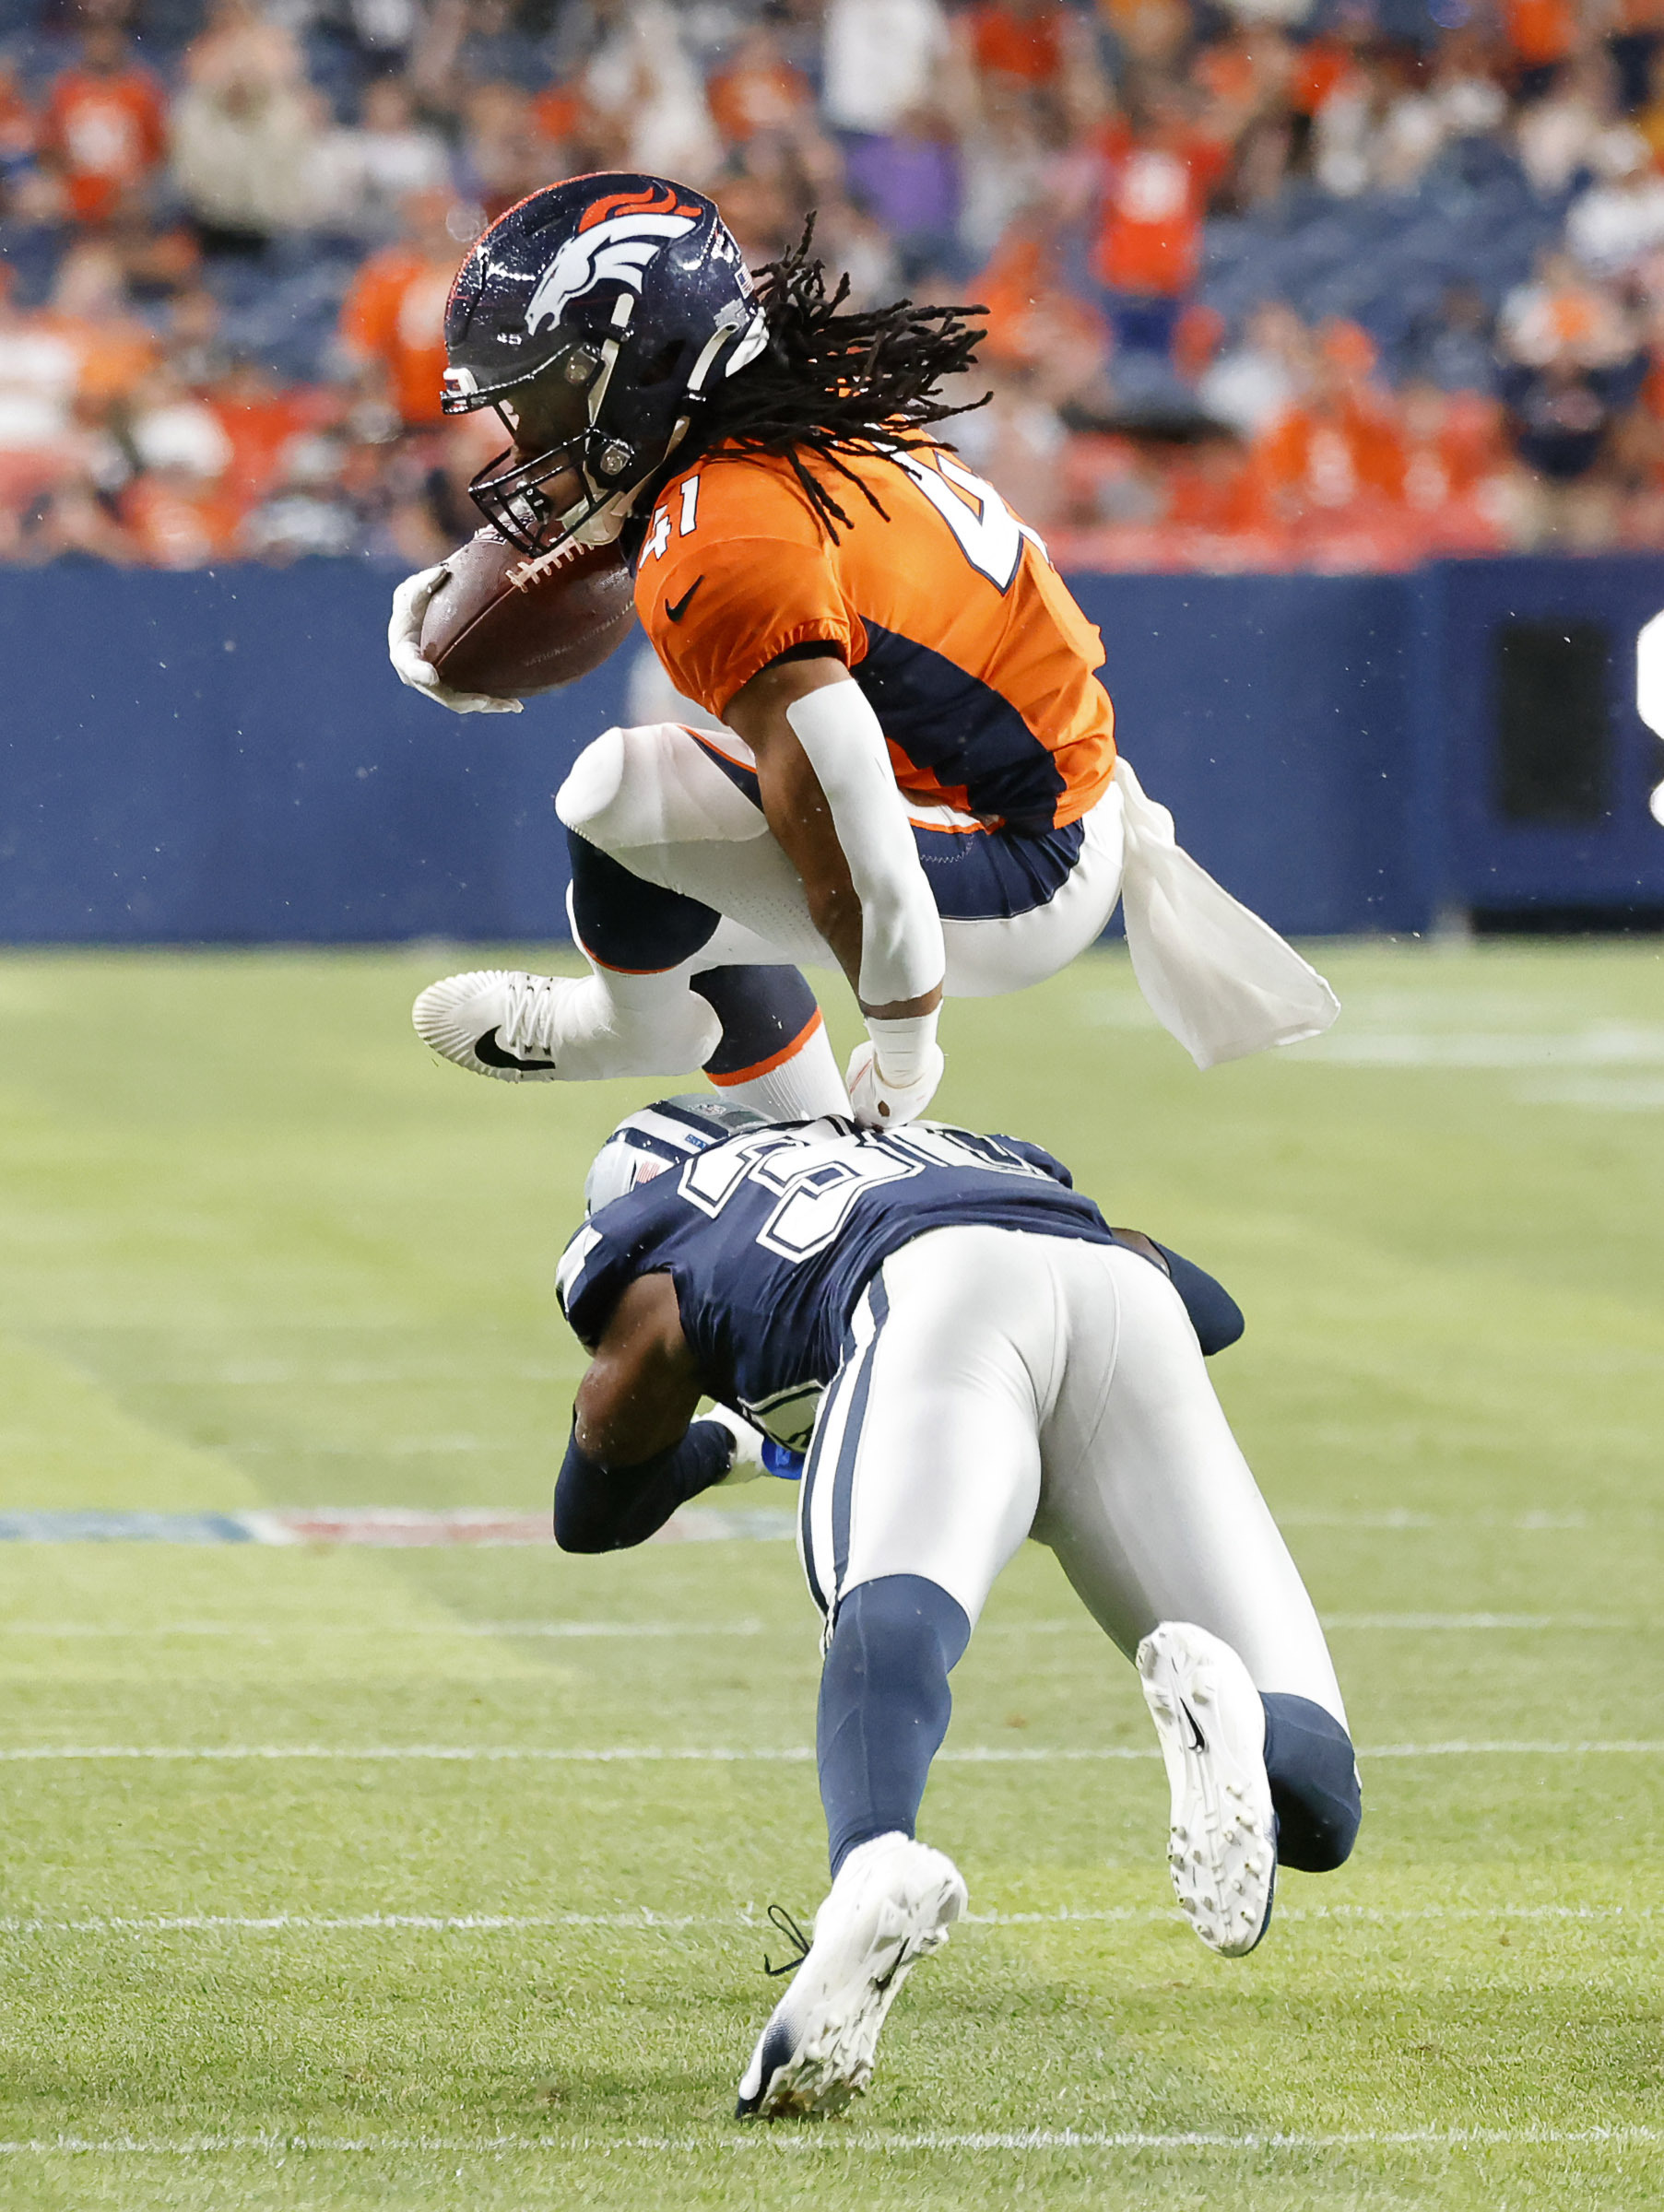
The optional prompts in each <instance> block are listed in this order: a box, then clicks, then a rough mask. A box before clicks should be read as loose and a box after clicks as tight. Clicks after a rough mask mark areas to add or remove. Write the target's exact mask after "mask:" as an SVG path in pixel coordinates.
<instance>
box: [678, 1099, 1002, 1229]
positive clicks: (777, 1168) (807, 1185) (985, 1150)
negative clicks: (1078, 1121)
mask: <svg viewBox="0 0 1664 2212" xmlns="http://www.w3.org/2000/svg"><path fill="white" fill-rule="evenodd" d="M926 1168H978V1169H981V1170H982V1171H984V1172H987V1171H990V1170H992V1171H994V1172H995V1173H997V1174H1002V1175H1019V1176H1031V1177H1033V1176H1038V1177H1039V1178H1040V1179H1041V1180H1042V1181H1044V1180H1045V1171H1044V1168H1036V1167H1033V1166H1032V1165H1031V1164H1030V1163H1029V1162H1028V1161H1027V1160H1024V1159H1014V1158H1013V1157H1012V1156H1011V1155H1010V1154H1009V1153H1008V1152H1006V1151H1004V1150H1003V1149H1002V1148H1001V1147H997V1146H995V1145H993V1144H991V1143H989V1142H988V1141H987V1140H986V1139H985V1138H978V1137H974V1136H971V1135H965V1134H962V1133H961V1132H959V1131H957V1130H950V1129H943V1128H939V1127H937V1126H934V1125H932V1124H925V1125H923V1126H915V1127H913V1128H909V1129H904V1130H897V1131H896V1133H895V1134H894V1135H887V1136H885V1137H884V1138H882V1139H881V1140H875V1139H873V1138H871V1137H867V1138H863V1137H859V1136H854V1135H847V1134H845V1133H844V1131H843V1130H836V1131H835V1133H830V1132H829V1134H827V1135H823V1136H822V1135H808V1134H807V1133H805V1134H803V1135H797V1134H792V1135H786V1134H784V1133H782V1132H781V1131H779V1130H775V1129H764V1130H759V1131H758V1133H757V1135H755V1136H741V1137H735V1138H732V1139H730V1141H729V1142H728V1143H727V1144H726V1145H718V1146H716V1147H714V1149H713V1150H711V1151H709V1152H702V1153H700V1154H699V1155H698V1156H697V1157H696V1158H695V1159H690V1161H689V1162H688V1164H687V1166H686V1167H685V1168H684V1169H683V1170H682V1174H681V1193H682V1195H683V1197H684V1198H686V1199H687V1200H688V1201H689V1202H690V1204H691V1205H693V1206H697V1207H698V1208H699V1210H700V1212H701V1213H702V1214H705V1215H708V1216H709V1217H710V1218H711V1219H712V1220H714V1219H715V1218H716V1217H717V1215H718V1214H720V1213H721V1212H722V1210H723V1208H724V1206H726V1205H727V1203H728V1201H729V1199H731V1198H732V1197H733V1196H734V1194H735V1193H736V1192H737V1191H738V1189H739V1188H740V1187H741V1185H742V1184H744V1183H747V1182H750V1183H753V1184H759V1183H760V1184H761V1186H762V1188H763V1189H764V1190H767V1191H773V1192H774V1193H776V1194H777V1195H778V1198H779V1204H778V1205H777V1206H774V1207H773V1211H772V1212H771V1213H770V1215H769V1218H768V1219H767V1220H766V1221H765V1222H764V1223H763V1225H762V1227H761V1229H760V1230H758V1232H757V1241H758V1243H759V1244H761V1246H762V1247H763V1248H764V1249H765V1250H766V1251H768V1252H773V1253H778V1254H779V1256H780V1257H781V1258H782V1259H783V1260H790V1261H792V1262H794V1263H796V1262H798V1261H801V1260H807V1259H809V1258H811V1257H812V1256H813V1255H814V1253H818V1252H824V1251H825V1250H826V1248H827V1246H828V1245H829V1244H831V1243H832V1241H833V1240H834V1239H835V1238H836V1237H837V1235H838V1233H839V1231H840V1230H842V1229H843V1227H844V1223H845V1221H847V1220H848V1218H849V1215H850V1212H851V1209H852V1208H853V1207H854V1206H855V1204H856V1200H857V1199H858V1198H859V1197H860V1196H861V1194H862V1193H863V1192H864V1191H871V1190H877V1189H878V1188H879V1185H880V1184H881V1183H886V1182H905V1181H906V1180H907V1179H908V1178H909V1177H911V1176H914V1175H918V1174H921V1173H922V1172H923V1171H924V1170H925V1169H926Z"/></svg>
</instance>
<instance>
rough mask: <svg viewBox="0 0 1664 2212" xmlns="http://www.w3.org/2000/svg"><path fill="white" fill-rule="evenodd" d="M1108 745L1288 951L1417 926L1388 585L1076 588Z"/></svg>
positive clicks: (1283, 581)
mask: <svg viewBox="0 0 1664 2212" xmlns="http://www.w3.org/2000/svg"><path fill="white" fill-rule="evenodd" d="M1072 582H1073V587H1074V590H1075V592H1076V594H1077V596H1078V597H1079V599H1080V604H1081V606H1082V607H1083V608H1084V609H1085V611H1086V613H1087V614H1088V615H1089V616H1090V617H1091V618H1092V620H1093V621H1094V622H1095V623H1096V624H1097V625H1098V629H1099V631H1100V633H1101V634H1102V636H1103V646H1104V654H1105V659H1104V665H1103V678H1104V681H1105V683H1106V684H1107V685H1108V687H1109V690H1110V694H1111V696H1112V698H1113V699H1114V700H1115V728H1116V735H1117V737H1118V739H1119V741H1120V743H1121V744H1122V746H1124V747H1125V748H1126V752H1127V759H1129V760H1130V761H1131V762H1132V764H1133V766H1134V767H1135V768H1136V769H1137V771H1138V773H1139V782H1141V783H1142V784H1143V786H1144V788H1145V790H1146V791H1147V792H1148V793H1149V794H1150V795H1151V797H1152V798H1156V799H1160V800H1161V801H1162V805H1163V806H1168V807H1171V808H1172V810H1173V814H1174V820H1175V823H1176V825H1177V829H1178V836H1179V841H1180V843H1181V844H1183V845H1185V846H1186V847H1187V848H1188V850H1189V851H1190V852H1192V853H1194V854H1195V855H1196V857H1197V859H1198V860H1199V861H1200V862H1201V864H1202V865H1203V866H1204V867H1205V868H1207V869H1209V870H1210V873H1212V874H1213V875H1215V876H1217V877H1218V878H1219V880H1220V881H1221V883H1222V884H1224V885H1225V887H1226V888H1227V889H1229V890H1231V891H1233V892H1234V893H1235V895H1236V897H1237V898H1239V899H1241V900H1244V901H1245V903H1246V904H1247V905H1249V906H1251V907H1253V908H1254V909H1255V911H1256V912H1258V913H1262V914H1264V915H1265V917H1266V919H1267V920H1268V921H1269V922H1271V923H1272V924H1275V926H1276V927H1277V928H1279V929H1281V930H1285V931H1288V932H1291V933H1292V934H1296V935H1304V934H1312V935H1323V934H1328V933H1339V932H1345V931H1355V930H1366V929H1385V930H1413V929H1417V928H1420V927H1421V926H1422V924H1423V922H1424V920H1425V918H1426V916H1427V914H1428V912H1430V907H1429V902H1428V898H1427V891H1426V887H1425V886H1424V885H1421V884H1419V883H1418V881H1417V879H1416V876H1415V871H1414V866H1413V860H1412V854H1411V851H1410V836H1411V830H1412V827H1413V822H1414V812H1415V793H1414V789H1413V780H1414V776H1415V773H1416V768H1415V764H1414V762H1413V761H1412V759H1411V758H1410V742H1409V739H1410V731H1409V713H1410V664H1411V655H1410V636H1409V626H1410V592H1409V583H1408V580H1407V579H1406V578H1404V577H1401V576H1088V577H1076V578H1074V579H1073V580H1072Z"/></svg>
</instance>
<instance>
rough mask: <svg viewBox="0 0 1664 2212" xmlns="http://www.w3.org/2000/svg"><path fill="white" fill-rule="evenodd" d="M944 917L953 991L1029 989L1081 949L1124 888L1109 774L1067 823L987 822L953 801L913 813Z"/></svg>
mask: <svg viewBox="0 0 1664 2212" xmlns="http://www.w3.org/2000/svg"><path fill="white" fill-rule="evenodd" d="M913 823H914V837H915V841H916V843H917V845H918V850H919V858H920V860H921V861H922V862H923V864H924V868H925V875H926V879H927V881H928V882H929V885H930V888H931V891H932V893H933V895H934V897H935V900H936V904H937V909H938V912H939V913H940V915H941V917H942V941H943V945H944V947H945V949H946V952H947V961H948V968H947V981H946V983H945V985H944V988H945V990H946V992H947V994H948V996H949V997H950V998H990V997H996V996H998V995H1000V994H1003V993H1006V992H1009V991H1026V990H1028V989H1029V987H1030V986H1031V985H1032V984H1033V983H1038V982H1044V980H1045V979H1046V977H1048V976H1052V975H1056V973H1057V972H1058V971H1059V970H1061V969H1064V968H1067V967H1068V964H1069V962H1070V961H1071V960H1074V959H1079V957H1080V954H1081V953H1083V952H1084V951H1085V950H1086V948H1087V947H1088V946H1090V945H1093V944H1095V943H1096V942H1097V940H1098V939H1099V938H1100V937H1101V936H1102V935H1103V932H1104V930H1105V929H1106V928H1107V927H1108V926H1109V922H1110V918H1111V916H1112V915H1113V914H1114V912H1115V905H1116V901H1117V900H1119V898H1120V896H1121V870H1122V860H1123V839H1122V830H1121V794H1120V792H1119V790H1118V789H1117V788H1116V786H1115V784H1113V783H1112V784H1111V785H1110V787H1109V789H1108V790H1107V791H1106V792H1105V793H1104V794H1103V798H1102V799H1100V800H1099V802H1098V804H1097V805H1096V806H1094V807H1092V810H1091V811H1090V812H1089V813H1087V814H1086V815H1083V816H1082V817H1081V818H1080V820H1079V821H1078V822H1073V823H1071V824H1070V825H1069V826H1068V829H1066V830H1047V831H1044V832H1040V833H1036V834H1034V835H1032V836H1024V835H1021V834H1019V833H1017V832H1015V831H1013V830H994V831H989V830H982V829H981V828H980V827H979V826H978V825H977V824H975V823H974V822H973V821H972V820H970V819H969V818H966V817H962V816H955V815H954V813H953V810H952V809H951V808H950V807H937V808H934V809H931V810H929V811H928V812H920V813H917V814H915V815H914V817H913Z"/></svg>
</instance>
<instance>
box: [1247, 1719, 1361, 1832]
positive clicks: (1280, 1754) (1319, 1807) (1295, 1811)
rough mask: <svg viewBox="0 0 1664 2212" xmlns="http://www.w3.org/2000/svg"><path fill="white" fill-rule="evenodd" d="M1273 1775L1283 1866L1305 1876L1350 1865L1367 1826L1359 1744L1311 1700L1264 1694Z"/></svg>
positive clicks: (1268, 1757)
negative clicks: (1364, 1823)
mask: <svg viewBox="0 0 1664 2212" xmlns="http://www.w3.org/2000/svg"><path fill="white" fill-rule="evenodd" d="M1260 1702H1261V1703H1262V1704H1263V1705H1264V1707H1265V1709H1266V1773H1267V1775H1268V1776H1269V1779H1270V1783H1271V1803H1272V1805H1273V1806H1274V1807H1275V1808H1276V1812H1277V1859H1278V1864H1279V1865H1283V1866H1294V1867H1297V1868H1299V1870H1300V1871H1301V1872H1302V1873H1303V1874H1331V1873H1333V1871H1334V1869H1335V1868H1336V1867H1337V1866H1340V1865H1345V1863H1346V1861H1347V1859H1348V1858H1349V1857H1350V1856H1351V1848H1352V1845H1353V1843H1354V1842H1355V1841H1357V1835H1358V1823H1359V1822H1360V1820H1362V1819H1363V1794H1362V1792H1361V1791H1360V1789H1359V1786H1358V1762H1357V1760H1356V1759H1355V1758H1354V1757H1353V1754H1352V1739H1351V1736H1350V1735H1347V1733H1346V1730H1345V1729H1344V1728H1342V1726H1341V1725H1340V1724H1339V1721H1338V1720H1336V1718H1335V1716H1334V1714H1333V1713H1331V1712H1325V1711H1324V1709H1323V1707H1322V1706H1321V1705H1315V1704H1313V1702H1312V1700H1311V1699H1310V1698H1296V1697H1291V1696H1290V1695H1288V1693H1287V1692H1285V1691H1283V1690H1271V1691H1269V1692H1265V1691H1262V1692H1261V1694H1260Z"/></svg>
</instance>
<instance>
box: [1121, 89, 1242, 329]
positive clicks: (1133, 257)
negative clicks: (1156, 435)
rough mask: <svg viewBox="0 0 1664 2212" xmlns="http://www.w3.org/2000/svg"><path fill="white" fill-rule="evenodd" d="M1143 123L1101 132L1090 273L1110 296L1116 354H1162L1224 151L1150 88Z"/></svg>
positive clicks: (1196, 259) (1190, 280) (1193, 269)
mask: <svg viewBox="0 0 1664 2212" xmlns="http://www.w3.org/2000/svg"><path fill="white" fill-rule="evenodd" d="M1150 110H1151V120H1150V123H1149V124H1148V125H1147V127H1146V128H1145V129H1143V130H1142V131H1140V132H1139V133H1138V134H1137V135H1135V134H1134V133H1133V132H1132V131H1130V130H1129V129H1127V126H1126V125H1125V124H1119V123H1116V124H1111V125H1110V126H1109V128H1108V130H1107V131H1106V132H1105V134H1104V151H1105V153H1106V155H1107V170H1108V174H1107V181H1106V183H1105V187H1104V193H1103V208H1102V214H1101V218H1100V229H1099V233H1098V238H1097V242H1096V244H1095V246H1094V248H1093V252H1092V271H1093V274H1094V275H1095V276H1097V277H1099V278H1101V279H1102V281H1103V284H1104V285H1105V286H1106V287H1107V288H1108V290H1109V293H1110V296H1111V297H1110V319H1111V321H1112V323H1113V324H1114V325H1115V342H1116V344H1117V346H1118V347H1120V349H1121V350H1122V351H1123V352H1124V353H1127V354H1142V355H1146V356H1165V355H1167V354H1168V353H1170V351H1171V348H1172V345H1173V335H1174V328H1175V326H1176V324H1177V322H1178V318H1179V314H1180V312H1181V310H1182V308H1183V304H1184V300H1185V296H1186V293H1187V292H1188V291H1189V290H1190V288H1191V287H1192V286H1193V285H1194V284H1195V282H1196V279H1197V275H1198V271H1199V269H1200V266H1201V258H1202V218H1203V217H1204V216H1205V214H1206V213H1207V208H1208V200H1209V196H1210V193H1211V191H1212V188H1213V186H1214V184H1215V183H1216V182H1218V180H1219V178H1220V177H1221V175H1222V174H1223V172H1224V171H1225V170H1226V168H1227V167H1228V166H1229V162H1230V149H1229V147H1225V146H1223V145H1221V143H1220V142H1219V141H1218V140H1217V139H1214V138H1210V137H1208V136H1206V135H1204V134H1202V133H1201V132H1199V131H1198V130H1196V129H1195V128H1194V127H1193V126H1192V125H1191V124H1190V123H1189V121H1188V119H1187V117H1186V114H1185V112H1184V109H1183V107H1182V105H1181V104H1180V102H1179V100H1177V98H1175V97H1174V95H1173V94H1171V93H1169V92H1165V91H1160V92H1157V93H1155V94H1153V95H1152V96H1151V101H1150Z"/></svg>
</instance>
